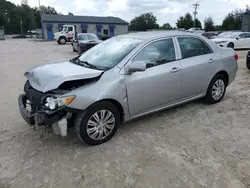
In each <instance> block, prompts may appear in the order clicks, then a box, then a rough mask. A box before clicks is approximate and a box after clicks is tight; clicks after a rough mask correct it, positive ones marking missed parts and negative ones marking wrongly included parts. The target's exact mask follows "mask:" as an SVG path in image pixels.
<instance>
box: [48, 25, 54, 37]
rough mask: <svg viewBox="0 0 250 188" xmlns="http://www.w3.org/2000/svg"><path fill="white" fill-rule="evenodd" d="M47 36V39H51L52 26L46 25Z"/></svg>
mask: <svg viewBox="0 0 250 188" xmlns="http://www.w3.org/2000/svg"><path fill="white" fill-rule="evenodd" d="M47 36H48V40H53V30H52V27H48V28H47Z"/></svg>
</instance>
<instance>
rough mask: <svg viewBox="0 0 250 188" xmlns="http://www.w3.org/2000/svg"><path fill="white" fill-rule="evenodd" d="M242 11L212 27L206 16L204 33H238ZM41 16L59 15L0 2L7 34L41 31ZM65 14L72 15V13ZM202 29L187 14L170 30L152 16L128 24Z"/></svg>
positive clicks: (45, 9) (141, 27) (138, 27)
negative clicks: (218, 31)
mask: <svg viewBox="0 0 250 188" xmlns="http://www.w3.org/2000/svg"><path fill="white" fill-rule="evenodd" d="M243 12H245V10H242V9H238V10H235V11H232V12H230V13H228V15H227V16H226V17H225V18H224V20H223V21H222V24H221V25H215V23H214V21H213V18H212V17H211V16H208V17H207V18H206V19H205V20H204V29H205V30H207V31H214V30H240V29H241V23H242V14H243ZM41 13H44V14H53V15H61V13H60V12H57V11H56V10H55V8H53V7H50V6H41V7H40V10H39V8H38V7H34V8H32V7H30V6H28V5H15V4H14V3H11V2H9V1H6V0H0V28H1V27H2V28H3V29H4V31H5V33H7V34H16V33H21V30H22V31H23V32H24V33H26V32H27V31H28V30H33V29H36V28H41ZM68 15H73V14H72V13H71V12H69V13H68ZM194 22H195V26H196V27H200V28H202V24H201V21H200V20H199V19H196V20H194V19H193V16H192V15H191V14H190V13H186V14H184V15H182V16H180V17H179V19H178V20H177V22H176V26H174V27H172V26H171V25H170V24H169V23H165V24H163V25H162V26H160V25H159V24H158V23H157V18H156V16H155V15H153V13H151V12H149V13H144V14H141V15H140V16H136V17H135V18H133V19H132V20H131V22H130V24H129V30H130V31H146V30H151V29H165V30H168V29H174V28H184V29H189V28H191V27H193V25H194Z"/></svg>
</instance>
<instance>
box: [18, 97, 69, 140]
mask: <svg viewBox="0 0 250 188" xmlns="http://www.w3.org/2000/svg"><path fill="white" fill-rule="evenodd" d="M18 106H19V110H20V113H21V115H22V117H23V119H24V120H25V121H26V122H27V123H28V124H29V125H31V126H35V125H48V126H51V127H52V128H53V130H54V132H55V134H56V135H61V136H66V135H67V122H66V118H65V117H66V114H67V112H66V111H63V110H57V111H55V112H48V111H37V112H36V111H35V112H32V110H28V109H27V98H26V95H25V94H20V95H19V97H18Z"/></svg>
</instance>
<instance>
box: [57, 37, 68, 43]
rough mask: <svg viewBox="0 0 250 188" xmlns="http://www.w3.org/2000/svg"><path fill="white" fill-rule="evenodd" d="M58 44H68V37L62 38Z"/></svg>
mask: <svg viewBox="0 0 250 188" xmlns="http://www.w3.org/2000/svg"><path fill="white" fill-rule="evenodd" d="M58 42H59V44H66V42H67V39H66V37H60V38H59V40H58Z"/></svg>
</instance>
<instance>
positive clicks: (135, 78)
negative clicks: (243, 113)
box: [19, 31, 238, 145]
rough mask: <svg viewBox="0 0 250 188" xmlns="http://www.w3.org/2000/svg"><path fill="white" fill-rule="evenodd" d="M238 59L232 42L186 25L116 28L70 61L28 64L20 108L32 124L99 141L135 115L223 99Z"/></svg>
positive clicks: (90, 142)
mask: <svg viewBox="0 0 250 188" xmlns="http://www.w3.org/2000/svg"><path fill="white" fill-rule="evenodd" d="M237 59H238V55H237V54H236V53H235V51H234V50H233V49H230V48H221V47H220V46H218V45H216V44H215V43H213V42H211V41H210V40H208V39H206V38H205V37H202V36H197V35H194V34H190V33H187V32H179V31H169V32H160V31H158V32H139V33H133V34H126V35H121V36H117V37H113V38H111V39H108V40H106V41H104V42H103V43H101V44H99V45H96V46H95V47H93V48H91V49H90V50H88V51H87V52H86V53H84V54H83V55H81V56H79V57H76V58H74V59H71V60H69V61H63V62H59V63H58V62H56V63H49V64H45V65H42V66H38V67H35V68H32V69H30V70H28V71H27V72H26V73H25V76H26V77H27V79H28V80H27V82H26V84H25V87H24V88H25V89H24V91H25V92H24V94H21V95H20V96H19V107H20V112H21V114H22V116H23V118H24V119H25V120H26V121H27V122H28V123H29V124H31V125H49V126H51V127H52V128H53V129H54V131H55V133H56V134H61V135H63V136H65V135H66V134H67V129H68V128H71V127H73V128H75V131H76V133H77V135H78V136H79V138H80V139H81V140H82V141H84V142H85V143H87V144H90V145H97V144H101V143H103V142H106V141H108V140H109V139H111V138H112V137H113V136H114V134H115V133H116V131H117V128H118V126H119V125H120V124H121V123H123V122H127V121H128V120H131V119H134V118H137V117H139V116H143V115H146V114H150V113H152V112H156V111H159V110H162V109H165V108H169V107H172V106H176V105H180V104H182V103H186V102H189V101H192V100H196V99H199V98H203V99H204V100H205V101H206V102H207V103H209V104H213V103H217V102H219V101H221V100H222V98H223V96H224V94H225V92H226V88H227V86H228V85H230V84H231V83H232V82H233V80H234V79H235V76H236V72H237V69H238V66H237ZM26 104H29V105H31V110H28V109H27V108H26V106H27V105H26ZM65 120H67V122H68V124H63V123H61V122H63V121H65ZM65 125H66V126H65Z"/></svg>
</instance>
